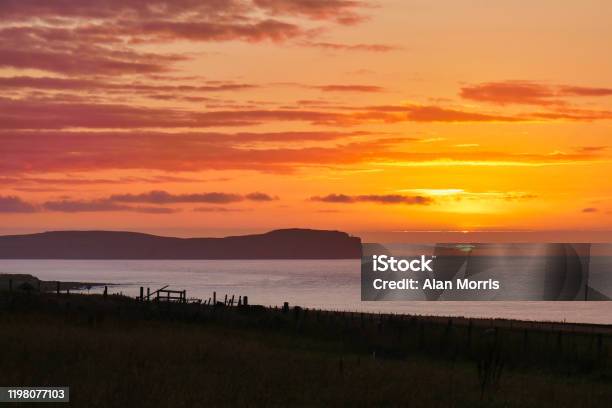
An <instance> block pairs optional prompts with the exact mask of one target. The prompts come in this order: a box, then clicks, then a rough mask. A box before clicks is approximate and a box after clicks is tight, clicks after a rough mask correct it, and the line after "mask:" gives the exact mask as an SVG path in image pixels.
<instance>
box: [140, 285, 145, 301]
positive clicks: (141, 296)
mask: <svg viewBox="0 0 612 408" xmlns="http://www.w3.org/2000/svg"><path fill="white" fill-rule="evenodd" d="M139 300H140V301H141V302H142V301H143V300H144V288H143V287H142V286H141V287H140V299H139Z"/></svg>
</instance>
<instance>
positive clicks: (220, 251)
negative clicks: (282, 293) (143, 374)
mask: <svg viewBox="0 0 612 408" xmlns="http://www.w3.org/2000/svg"><path fill="white" fill-rule="evenodd" d="M360 257H361V240H360V239H359V238H357V237H352V236H350V235H349V234H347V233H345V232H340V231H323V230H311V229H298V228H294V229H281V230H275V231H270V232H267V233H264V234H256V235H242V236H230V237H225V238H174V237H161V236H156V235H149V234H143V233H137V232H118V231H52V232H43V233H38V234H27V235H5V236H0V259H351V258H360Z"/></svg>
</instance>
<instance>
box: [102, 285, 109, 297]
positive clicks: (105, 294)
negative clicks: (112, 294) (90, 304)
mask: <svg viewBox="0 0 612 408" xmlns="http://www.w3.org/2000/svg"><path fill="white" fill-rule="evenodd" d="M102 296H104V299H106V297H107V296H108V286H104V294H103V295H102Z"/></svg>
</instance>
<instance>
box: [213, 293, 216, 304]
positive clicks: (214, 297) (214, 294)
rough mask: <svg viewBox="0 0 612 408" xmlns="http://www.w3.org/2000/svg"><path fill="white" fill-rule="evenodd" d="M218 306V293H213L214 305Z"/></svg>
mask: <svg viewBox="0 0 612 408" xmlns="http://www.w3.org/2000/svg"><path fill="white" fill-rule="evenodd" d="M216 304H217V292H213V305H216Z"/></svg>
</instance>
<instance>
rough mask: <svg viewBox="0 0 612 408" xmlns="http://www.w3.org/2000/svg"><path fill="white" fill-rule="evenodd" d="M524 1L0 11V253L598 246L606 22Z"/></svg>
mask: <svg viewBox="0 0 612 408" xmlns="http://www.w3.org/2000/svg"><path fill="white" fill-rule="evenodd" d="M68 3H72V4H68ZM536 3H537V4H529V5H527V3H525V2H516V1H496V2H487V1H459V0H458V1H425V0H422V1H415V0H401V1H400V0H398V1H378V2H368V1H350V0H284V1H281V0H227V1H212V0H211V1H195V0H177V1H172V2H164V1H150V2H145V1H142V0H121V1H119V0H112V1H108V2H104V4H97V2H86V1H76V0H75V1H73V2H42V1H38V0H20V1H6V2H2V3H0V31H1V32H2V33H1V34H0V38H2V41H1V42H0V88H1V89H2V94H1V95H0V140H1V144H0V146H1V147H0V234H6V233H15V232H28V231H41V230H51V229H93V228H98V229H122V230H138V231H146V232H153V233H161V234H170V235H171V234H176V235H202V236H204V235H226V234H233V233H245V232H257V231H265V230H269V229H274V228H282V227H310V228H326V229H340V230H344V231H348V232H352V233H356V234H360V235H362V236H365V237H367V236H368V234H367V233H365V232H366V231H370V232H373V231H375V232H377V234H375V236H376V239H383V240H384V237H385V234H388V235H387V236H389V237H390V236H392V235H393V234H396V235H393V236H394V237H396V236H397V231H550V230H580V231H583V232H582V233H581V234H582V235H581V237H582V239H590V238H591V237H597V239H606V237H611V238H612V235H611V234H608V235H605V233H604V235H603V237H604V238H602V233H601V231H610V230H612V197H611V195H612V193H611V191H610V190H611V189H610V187H611V185H612V182H611V181H610V177H609V176H608V174H612V154H611V152H612V146H610V142H609V140H610V134H611V131H612V53H610V52H609V40H610V38H612V25H610V24H609V22H610V20H611V19H612V3H610V2H604V1H595V0H581V1H566V2H557V1H539V2H536ZM584 231H586V233H585V232H584ZM589 231H591V232H592V235H589V233H588V232H589ZM410 234H412V233H411V232H410ZM371 236H372V237H374V235H371ZM380 237H382V238H380ZM554 237H555V236H554V235H552V238H551V236H549V238H547V239H554ZM428 238H431V237H430V236H428ZM394 239H395V238H394ZM400 239H401V238H400ZM433 239H435V237H434V238H433ZM593 239H595V238H593Z"/></svg>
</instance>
